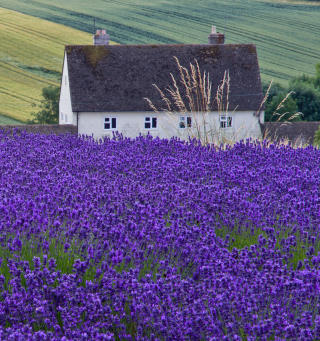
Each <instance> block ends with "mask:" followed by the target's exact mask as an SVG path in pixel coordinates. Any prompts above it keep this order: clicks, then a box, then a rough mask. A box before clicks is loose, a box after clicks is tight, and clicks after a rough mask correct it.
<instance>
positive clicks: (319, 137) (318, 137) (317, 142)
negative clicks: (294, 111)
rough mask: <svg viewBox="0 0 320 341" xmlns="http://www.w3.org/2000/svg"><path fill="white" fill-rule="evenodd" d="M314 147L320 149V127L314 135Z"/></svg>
mask: <svg viewBox="0 0 320 341" xmlns="http://www.w3.org/2000/svg"><path fill="white" fill-rule="evenodd" d="M313 145H314V146H316V147H319V148H320V127H319V129H318V130H317V131H316V133H315V135H314V141H313Z"/></svg>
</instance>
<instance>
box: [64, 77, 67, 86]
mask: <svg viewBox="0 0 320 341" xmlns="http://www.w3.org/2000/svg"><path fill="white" fill-rule="evenodd" d="M64 84H65V85H67V76H65V77H64Z"/></svg>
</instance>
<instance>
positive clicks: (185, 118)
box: [179, 116, 192, 130]
mask: <svg viewBox="0 0 320 341" xmlns="http://www.w3.org/2000/svg"><path fill="white" fill-rule="evenodd" d="M188 119H190V123H189V122H188ZM183 125H184V126H183ZM191 127H192V117H191V116H179V129H181V130H185V129H188V128H191Z"/></svg>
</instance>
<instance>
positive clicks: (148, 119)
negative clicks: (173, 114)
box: [143, 116, 159, 130]
mask: <svg viewBox="0 0 320 341" xmlns="http://www.w3.org/2000/svg"><path fill="white" fill-rule="evenodd" d="M154 118H155V119H156V127H153V119H154ZM158 121H159V117H158V116H144V121H143V130H158ZM146 123H150V128H146Z"/></svg>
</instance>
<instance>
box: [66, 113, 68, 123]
mask: <svg viewBox="0 0 320 341" xmlns="http://www.w3.org/2000/svg"><path fill="white" fill-rule="evenodd" d="M67 122H68V115H67V114H66V123H67Z"/></svg>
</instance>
